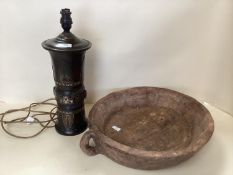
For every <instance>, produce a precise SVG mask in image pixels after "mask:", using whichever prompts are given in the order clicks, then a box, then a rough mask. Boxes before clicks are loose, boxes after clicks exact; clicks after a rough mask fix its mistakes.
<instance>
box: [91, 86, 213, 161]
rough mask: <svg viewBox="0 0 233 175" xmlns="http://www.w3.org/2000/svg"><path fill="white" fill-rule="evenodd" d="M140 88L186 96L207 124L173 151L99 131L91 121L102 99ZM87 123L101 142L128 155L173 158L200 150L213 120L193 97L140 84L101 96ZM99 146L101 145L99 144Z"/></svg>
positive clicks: (209, 133) (209, 131) (210, 133)
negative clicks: (138, 144)
mask: <svg viewBox="0 0 233 175" xmlns="http://www.w3.org/2000/svg"><path fill="white" fill-rule="evenodd" d="M142 89H157V90H163V91H169V92H171V93H175V94H178V95H181V96H183V97H186V98H188V99H190V100H191V101H193V102H194V103H196V104H198V105H199V106H200V108H202V109H203V110H204V115H203V116H205V117H207V119H208V121H207V122H208V125H207V126H206V128H205V130H204V131H202V133H201V134H200V136H199V139H197V140H196V141H195V142H192V143H191V144H189V145H188V146H187V147H185V148H184V149H181V150H173V151H171V150H168V151H166V150H165V151H153V150H143V149H138V148H135V147H130V146H128V145H125V144H123V143H120V142H117V141H116V140H114V139H112V138H110V137H108V136H107V135H105V134H104V133H103V132H101V130H100V129H99V128H98V127H97V126H96V125H95V124H94V123H93V122H92V119H93V117H94V113H95V110H96V109H97V108H98V106H99V105H100V104H101V103H102V102H103V101H105V100H106V99H107V98H109V97H110V96H113V95H114V94H116V93H122V92H127V91H130V90H142ZM88 123H89V128H90V130H93V131H94V132H95V133H96V134H97V135H98V136H99V137H100V140H101V143H105V144H107V145H108V146H110V147H112V148H115V149H118V150H120V151H122V152H124V153H127V154H129V155H134V156H139V157H147V158H155V159H158V158H174V157H179V156H186V155H192V154H194V153H196V152H197V151H198V150H200V149H201V148H202V147H203V146H204V145H205V144H206V143H207V142H208V141H209V139H210V138H211V136H212V135H213V132H214V120H213V118H212V116H211V114H210V112H209V111H208V109H207V108H206V107H205V106H204V105H203V104H201V103H200V102H199V101H197V100H196V99H194V98H193V97H190V96H188V95H185V94H183V93H180V92H178V91H174V90H171V89H167V88H161V87H151V86H140V87H133V88H127V89H123V90H119V91H115V92H112V93H110V94H108V95H106V96H104V97H103V98H101V99H100V100H98V101H97V102H96V103H95V104H94V105H93V107H92V109H91V111H90V112H89V115H88ZM100 147H101V145H100Z"/></svg>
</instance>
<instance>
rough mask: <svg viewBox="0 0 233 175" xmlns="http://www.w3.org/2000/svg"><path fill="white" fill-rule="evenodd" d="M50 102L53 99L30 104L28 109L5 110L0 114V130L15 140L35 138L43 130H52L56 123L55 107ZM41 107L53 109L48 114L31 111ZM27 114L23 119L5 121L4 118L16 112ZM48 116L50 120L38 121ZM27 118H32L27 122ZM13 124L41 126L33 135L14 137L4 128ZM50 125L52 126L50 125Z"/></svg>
mask: <svg viewBox="0 0 233 175" xmlns="http://www.w3.org/2000/svg"><path fill="white" fill-rule="evenodd" d="M51 101H55V99H54V98H49V99H47V100H44V101H42V102H39V103H31V104H30V105H29V106H28V107H24V108H19V109H11V110H7V111H6V112H3V113H0V123H1V128H2V130H3V131H4V132H5V133H6V134H8V135H10V136H13V137H16V138H22V139H28V138H32V137H36V136H38V135H39V134H41V133H42V132H43V131H44V130H45V129H47V128H52V127H54V126H55V121H56V119H57V118H56V116H57V113H56V111H55V110H56V109H57V105H56V104H55V103H52V102H51ZM41 105H46V106H51V107H53V108H52V109H51V110H50V111H49V112H47V111H40V110H33V108H35V107H38V106H41ZM20 111H23V112H27V114H26V115H25V116H23V117H18V118H15V119H12V120H6V119H5V118H6V116H7V115H9V114H12V113H16V112H20ZM31 113H33V114H32V115H30V114H31ZM45 115H48V116H49V118H50V119H48V120H41V119H39V116H45ZM28 117H31V118H33V121H30V122H29V121H27V119H28ZM13 123H25V124H39V125H40V126H41V129H40V130H39V131H38V132H36V133H35V134H32V135H29V136H21V135H16V134H14V133H12V132H10V131H9V130H7V128H6V126H7V125H9V124H13ZM51 123H52V125H51Z"/></svg>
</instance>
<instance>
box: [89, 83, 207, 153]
mask: <svg viewBox="0 0 233 175" xmlns="http://www.w3.org/2000/svg"><path fill="white" fill-rule="evenodd" d="M209 119H210V114H209V112H208V110H206V108H205V107H204V106H203V105H202V104H200V103H199V102H197V101H196V100H195V99H193V98H191V97H189V96H186V95H184V94H181V93H178V92H175V91H172V90H168V89H162V88H149V87H141V88H132V89H127V90H123V91H118V92H114V93H111V94H109V95H108V96H106V97H104V98H103V99H101V100H100V101H98V102H97V103H96V104H95V105H94V107H93V108H92V110H91V112H90V115H89V122H90V124H91V125H95V126H96V127H97V128H98V130H99V131H101V132H102V133H103V134H105V135H106V136H108V137H110V138H112V139H113V140H115V141H117V142H119V143H122V144H124V145H127V146H130V147H133V148H138V149H143V150H148V151H170V150H182V149H184V148H185V147H188V146H189V145H190V144H192V143H195V142H196V141H197V139H198V138H199V136H200V135H201V134H202V132H203V131H204V130H205V129H206V127H207V126H208V123H209V121H210V120H209Z"/></svg>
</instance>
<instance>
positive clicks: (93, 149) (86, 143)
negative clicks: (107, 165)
mask: <svg viewBox="0 0 233 175" xmlns="http://www.w3.org/2000/svg"><path fill="white" fill-rule="evenodd" d="M90 139H93V141H94V144H95V146H90ZM97 139H98V138H97V136H96V134H95V133H94V132H93V131H90V130H89V131H87V132H86V133H84V135H83V136H82V138H81V141H80V147H81V149H82V151H83V152H84V153H86V154H87V155H89V156H95V155H97V154H99V152H98V141H97Z"/></svg>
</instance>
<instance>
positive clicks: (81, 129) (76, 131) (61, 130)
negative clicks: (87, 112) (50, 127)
mask: <svg viewBox="0 0 233 175" xmlns="http://www.w3.org/2000/svg"><path fill="white" fill-rule="evenodd" d="M55 129H56V131H57V132H58V133H59V134H61V135H64V136H75V135H78V134H81V133H82V132H84V131H85V130H86V129H87V123H83V124H82V125H81V126H78V127H77V129H72V130H71V129H65V128H60V127H59V125H55Z"/></svg>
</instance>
